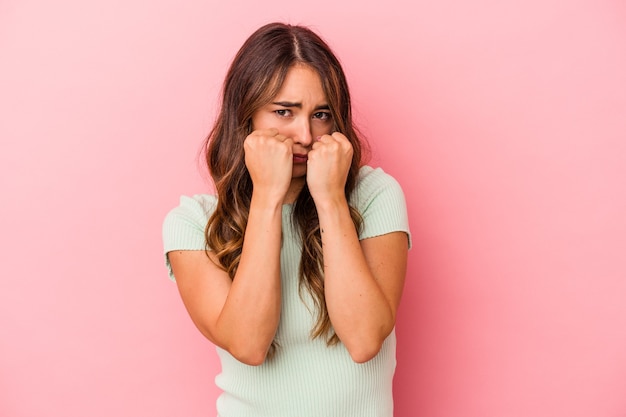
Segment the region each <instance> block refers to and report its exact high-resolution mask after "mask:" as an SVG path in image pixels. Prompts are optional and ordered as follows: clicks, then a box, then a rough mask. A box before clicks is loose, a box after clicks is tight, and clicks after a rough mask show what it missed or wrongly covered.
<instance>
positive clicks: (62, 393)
mask: <svg viewBox="0 0 626 417" xmlns="http://www.w3.org/2000/svg"><path fill="white" fill-rule="evenodd" d="M210 3H217V2H202V1H185V2H178V1H173V0H156V1H151V2H142V1H137V0H123V1H122V0H113V1H106V2H105V1H90V2H84V1H78V0H74V1H71V0H67V1H64V2H44V1H37V0H20V1H17V0H4V1H3V2H2V3H0V140H1V142H0V170H1V172H0V186H1V190H0V191H1V196H2V197H1V198H2V203H1V206H0V211H1V212H0V230H2V232H1V236H2V237H1V238H0V239H1V240H0V242H1V245H2V246H1V247H0V253H2V259H3V263H4V267H5V268H4V270H3V274H2V275H3V278H2V279H1V280H0V416H3V417H5V416H6V417H40V416H63V417H79V416H80V417H84V416H90V417H99V416H103V417H104V416H107V417H108V416H111V415H116V416H152V417H159V416H163V417H171V416H186V417H191V416H211V415H214V414H213V413H214V411H213V410H214V405H213V402H214V400H215V397H216V395H217V391H216V389H215V388H214V386H213V378H214V375H215V373H216V372H217V371H218V366H219V365H218V364H217V361H216V356H215V354H214V351H213V348H212V347H211V345H210V344H209V343H208V342H205V341H204V340H203V339H202V337H201V336H200V335H199V333H197V331H196V330H195V329H194V328H193V326H192V324H191V322H190V320H189V319H188V318H187V316H186V313H185V312H184V310H183V307H182V304H181V303H180V301H179V299H178V294H177V292H176V288H175V286H174V285H173V284H172V283H170V282H169V281H168V280H167V277H166V271H165V269H164V266H163V264H162V255H161V236H160V227H161V221H162V218H163V216H164V214H165V213H166V211H167V210H169V208H171V207H172V206H174V205H175V204H177V200H178V196H179V194H181V193H187V194H189V193H194V192H202V191H204V190H206V189H207V185H206V183H205V182H204V180H203V178H202V176H201V175H200V174H199V172H202V171H199V169H198V166H197V163H196V159H195V158H196V153H197V151H198V147H199V144H200V141H201V140H202V138H203V136H204V135H205V134H206V133H207V131H208V129H209V126H210V123H211V120H212V118H213V115H214V110H215V102H216V96H217V93H218V90H219V87H220V83H221V79H222V77H223V75H224V72H225V69H226V66H227V64H228V62H229V60H230V59H231V57H232V56H233V54H234V53H235V51H236V49H237V48H238V47H239V45H240V44H241V42H242V41H243V40H244V39H245V38H246V37H247V36H248V35H249V34H250V33H251V31H252V30H253V29H255V28H256V27H258V26H259V25H260V24H262V23H266V22H268V21H271V20H287V21H289V22H292V23H299V22H300V23H306V24H309V25H311V26H313V27H315V28H317V29H319V31H320V32H321V33H322V34H323V35H324V36H325V37H326V38H327V39H328V40H329V41H330V43H331V45H333V46H334V48H335V50H336V52H337V53H338V55H339V56H340V57H341V58H342V61H343V63H344V65H345V67H346V70H347V72H348V75H349V76H350V80H351V84H352V88H353V93H354V96H355V105H356V112H357V114H358V117H359V120H360V122H361V125H362V126H363V127H364V130H365V131H366V132H367V133H368V135H369V137H370V141H371V143H372V147H373V148H374V151H375V153H376V158H375V159H374V163H375V164H377V165H381V166H383V167H384V168H386V170H387V171H389V172H391V173H392V174H394V175H395V176H396V177H397V178H398V180H399V181H400V182H401V184H402V185H403V186H404V188H405V191H406V194H407V199H408V203H409V212H410V219H411V226H412V230H413V233H414V243H415V246H414V249H413V250H412V251H411V253H410V265H409V276H408V280H407V286H406V292H405V296H404V299H403V305H402V309H401V316H400V318H399V323H398V337H399V351H398V360H399V369H398V372H397V377H396V380H395V382H396V390H395V394H396V404H397V412H396V415H397V416H399V417H405V416H425V417H426V416H427V417H457V416H458V417H485V416H488V417H490V416H497V417H501V416H502V417H504V416H506V417H517V416H519V417H522V416H523V417H526V416H533V417H554V416H568V417H578V416H580V417H590V416H593V417H619V416H624V415H626V395H625V393H626V302H625V300H626V262H625V261H624V253H623V252H625V251H626V216H625V213H626V192H625V190H626V163H625V162H624V161H625V154H626V76H625V75H624V74H626V7H625V6H624V2H621V1H617V0H613V1H610V0H600V1H598V0H577V1H569V2H562V1H557V0H527V1H516V2H493V1H484V0H478V1H471V2H469V1H461V0H442V1H422V0H416V1H411V2H409V1H407V2H406V3H405V4H401V3H400V2H394V1H392V2H388V1H386V2H382V3H383V4H370V3H368V2H359V1H355V0H354V1H345V2H336V1H334V0H320V1H316V2H305V3H302V2H273V3H267V2H257V1H251V0H239V1H234V2H220V3H219V4H218V5H212V4H210ZM269 4H271V5H272V6H269ZM409 4H410V6H409Z"/></svg>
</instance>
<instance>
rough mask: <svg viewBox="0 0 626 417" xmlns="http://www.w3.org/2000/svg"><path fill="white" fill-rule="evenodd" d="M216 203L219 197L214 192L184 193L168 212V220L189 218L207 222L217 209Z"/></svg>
mask: <svg viewBox="0 0 626 417" xmlns="http://www.w3.org/2000/svg"><path fill="white" fill-rule="evenodd" d="M216 203H217V198H216V196H215V195H212V194H194V195H191V196H188V195H182V196H180V200H179V203H178V205H177V206H176V207H174V208H172V209H171V210H170V211H169V213H168V214H167V216H166V220H167V219H170V220H173V219H187V220H196V221H200V222H204V223H206V220H207V219H208V217H209V216H210V215H211V213H212V212H213V211H214V210H215V206H216Z"/></svg>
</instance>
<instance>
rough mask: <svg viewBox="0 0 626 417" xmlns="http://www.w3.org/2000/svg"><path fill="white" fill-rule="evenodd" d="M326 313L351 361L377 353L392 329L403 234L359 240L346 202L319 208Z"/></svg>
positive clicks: (403, 262)
mask: <svg viewBox="0 0 626 417" xmlns="http://www.w3.org/2000/svg"><path fill="white" fill-rule="evenodd" d="M318 215H319V218H320V228H321V230H322V248H323V252H324V279H325V282H324V285H325V293H326V305H327V308H328V314H329V316H330V320H331V322H332V324H333V328H334V329H335V332H336V333H337V336H338V337H339V339H340V340H341V341H342V343H343V344H344V345H345V346H346V348H347V349H348V351H349V352H350V355H351V356H352V359H353V360H354V361H355V362H366V361H368V360H370V359H372V358H373V357H374V356H376V354H377V353H378V351H379V350H380V348H381V346H382V343H383V342H384V340H385V338H386V337H387V336H388V335H389V334H390V333H391V331H392V330H393V328H394V326H395V321H396V311H397V308H398V305H399V303H400V297H401V295H402V287H403V285H404V277H405V273H406V261H407V251H408V241H407V235H406V233H404V232H393V233H389V234H385V235H382V236H377V237H372V238H369V239H365V240H363V241H361V242H359V240H358V236H357V233H356V230H355V228H354V223H353V222H352V219H351V217H350V213H349V210H348V205H347V203H346V202H345V200H344V202H343V203H338V204H337V205H333V206H331V205H329V206H328V207H326V208H323V209H321V210H320V209H318Z"/></svg>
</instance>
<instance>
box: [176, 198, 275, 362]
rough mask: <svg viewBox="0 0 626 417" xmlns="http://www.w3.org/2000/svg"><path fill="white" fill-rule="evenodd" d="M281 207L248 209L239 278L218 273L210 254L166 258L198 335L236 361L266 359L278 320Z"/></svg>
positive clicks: (262, 206) (218, 269)
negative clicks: (228, 353) (201, 335)
mask: <svg viewBox="0 0 626 417" xmlns="http://www.w3.org/2000/svg"><path fill="white" fill-rule="evenodd" d="M281 218H282V217H281V205H277V206H274V207H271V206H265V205H260V204H256V201H254V199H253V204H252V206H251V208H250V215H249V219H248V226H247V227H246V235H245V236H246V237H245V240H244V244H243V248H242V254H241V261H240V262H239V267H238V269H237V273H236V275H235V278H234V279H233V280H232V281H231V279H230V277H229V276H228V274H227V273H226V272H225V271H223V270H222V269H220V268H219V267H218V266H217V265H216V263H215V262H217V260H216V258H215V256H214V255H213V253H212V252H209V256H211V258H212V259H209V258H208V257H207V256H206V253H205V252H204V251H173V252H170V253H169V254H168V257H169V260H170V263H171V265H172V270H173V272H174V276H175V277H176V283H177V285H178V289H179V292H180V295H181V298H182V300H183V303H184V304H185V307H186V308H187V311H188V312H189V315H190V316H191V319H192V320H193V322H194V324H195V325H196V327H198V329H199V330H200V332H201V333H202V334H203V335H204V336H205V337H206V338H208V339H209V340H210V341H212V342H213V343H215V344H216V345H217V346H219V347H221V348H223V349H225V350H227V351H229V352H230V353H231V354H232V355H233V356H234V357H235V358H236V359H237V360H239V361H240V362H243V363H246V364H248V365H259V364H261V363H263V361H264V360H265V356H266V355H267V352H268V349H269V347H270V344H271V343H272V340H273V339H274V336H275V334H276V329H277V328H278V321H279V318H280V294H281V290H280V240H281Z"/></svg>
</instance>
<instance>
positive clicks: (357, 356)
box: [346, 341, 383, 363]
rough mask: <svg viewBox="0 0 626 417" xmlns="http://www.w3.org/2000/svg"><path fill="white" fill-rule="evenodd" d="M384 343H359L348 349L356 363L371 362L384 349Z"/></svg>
mask: <svg viewBox="0 0 626 417" xmlns="http://www.w3.org/2000/svg"><path fill="white" fill-rule="evenodd" d="M382 345H383V343H382V341H371V342H369V343H357V344H356V345H355V346H351V347H348V346H346V348H347V349H348V353H349V354H350V357H351V358H352V361H354V362H355V363H365V362H369V361H371V360H372V359H374V358H375V357H376V355H378V352H380V349H381V347H382Z"/></svg>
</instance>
